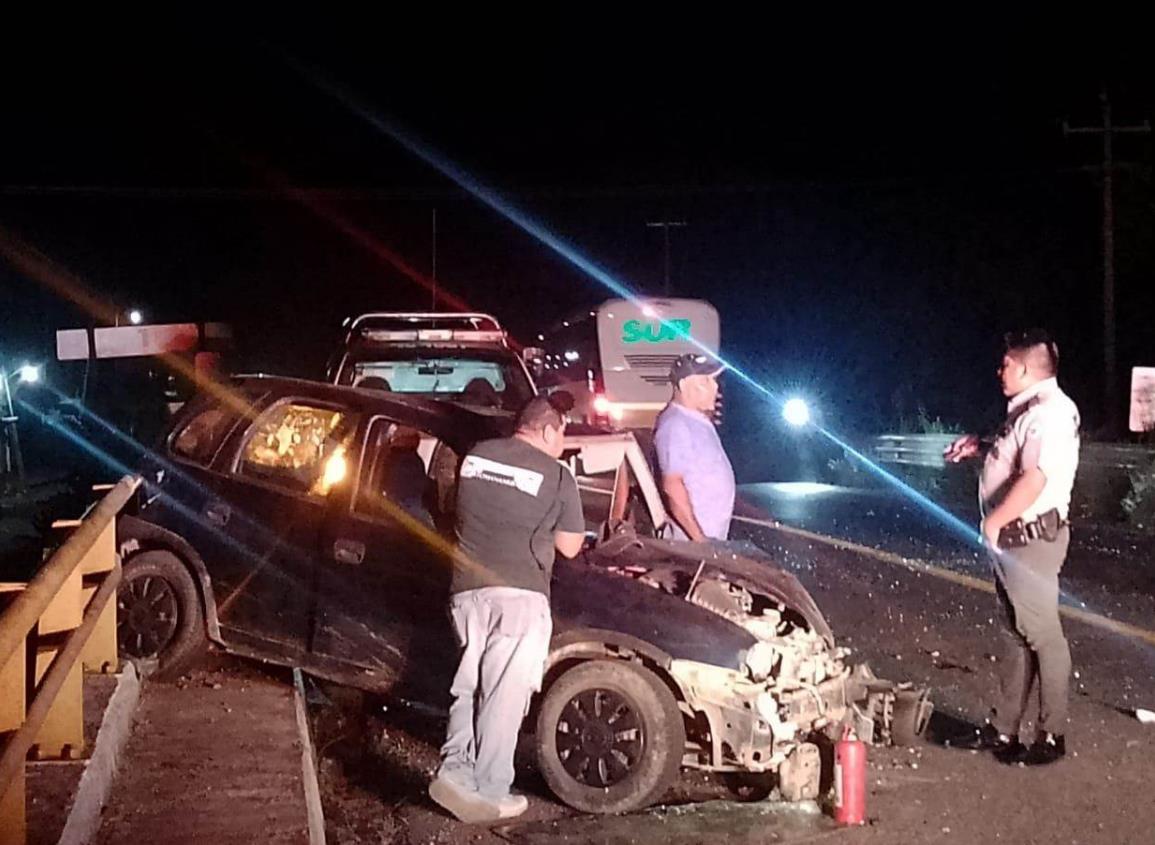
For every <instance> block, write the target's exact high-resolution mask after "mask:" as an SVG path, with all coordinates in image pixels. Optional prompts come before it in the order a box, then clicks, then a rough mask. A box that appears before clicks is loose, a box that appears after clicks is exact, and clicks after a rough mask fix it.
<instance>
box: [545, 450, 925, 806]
mask: <svg viewBox="0 0 1155 845" xmlns="http://www.w3.org/2000/svg"><path fill="white" fill-rule="evenodd" d="M627 437H628V435H627ZM578 445H583V444H578ZM584 445H586V446H592V445H593V443H592V442H591V443H590V444H584ZM589 452H590V449H589V448H584V449H582V451H581V456H582V457H585V456H586V455H587V454H588V453H589ZM621 458H622V463H621V465H620V467H619V468H618V469H617V471H616V472H617V475H616V479H615V482H614V486H613V493H612V495H611V505H610V512H609V519H608V520H607V522H606V526H605V530H604V532H603V539H602V540H601V541H600V542H598V543H597V544H596V545H595V546H594V547H593V548H592V549H591V550H590V551H588V552H587V554H586V555H585V556H584V559H583V561H582V562H581V563H580V564H574V565H570V566H562V567H560V568H559V570H558V571H557V572H556V573H555V577H556V578H557V579H558V582H557V584H556V585H555V604H557V605H558V606H559V608H558V609H560V610H563V612H562V613H560V614H559V613H555V618H557V619H558V622H559V623H561V627H562V628H563V629H564V628H567V627H569V626H570V625H575V626H580V627H582V628H584V629H585V630H587V631H589V630H591V629H600V630H610V629H612V630H613V631H615V632H617V634H618V635H619V637H618V639H617V640H616V641H617V643H618V646H616V651H617V654H616V655H615V656H619V657H626V658H628V659H632V660H636V661H641V662H642V663H644V664H648V665H649V668H650V669H651V670H652V671H653V672H654V673H655V674H656V675H658V676H659V677H661V678H663V679H664V680H665V682H666V683H667V684H668V685H669V686H670V688H671V690H672V691H673V693H674V696H675V698H676V700H677V704H678V708H679V709H680V711H681V713H682V717H683V722H684V727H685V751H684V754H683V757H682V760H681V765H682V766H684V767H688V768H697V769H702V770H707V771H714V772H741V773H754V774H760V775H773V776H774V777H773V778H772V780H773V782H774V785H775V786H777V788H778V790H779V792H780V793H781V795H782V797H783V798H785V799H786V800H793V801H799V800H805V799H813V798H817V797H818V792H819V788H820V786H819V784H820V782H821V774H822V772H821V753H820V749H819V745H818V742H820V741H822V739H823V738H824V737H825V738H826V739H829V740H837V739H838V738H840V737H841V736H842V734H843V732H844V730H845V729H846V728H848V727H849V728H852V729H853V730H854V731H855V733H856V734H857V735H858V737H859V738H860V739H862V740H864V741H866V742H868V743H883V744H889V743H896V744H909V743H912V742H914V741H915V739H916V737H917V736H918V735H919V734H920V733H921V732H922V731H923V729H924V728H925V726H926V724H927V721H928V720H929V717H930V714H931V711H932V704H931V702H930V699H929V692H928V690H926V689H924V688H915V687H914V686H913V685H912V684H909V683H898V682H893V681H888V680H883V679H880V678H877V677H875V675H874V674H873V672H872V671H871V670H870V668H869V666H868V665H866V664H865V663H860V664H857V665H856V664H855V663H853V662H852V661H851V659H850V657H851V652H850V650H849V649H847V648H844V647H840V646H838V645H837V644H836V642H835V639H834V635H833V633H832V631H831V630H830V626H829V625H828V624H827V622H826V619H825V618H824V617H823V615H822V613H821V611H820V610H819V609H818V607H817V605H816V604H815V602H814V599H813V598H812V597H811V596H810V594H809V593H808V592H807V591H806V589H805V588H804V587H803V586H802V584H801V583H800V582H799V581H798V579H797V578H795V577H794V576H793V575H792V574H790V573H789V572H786V571H784V570H783V569H782V568H781V567H780V566H779V565H778V564H777V562H776V561H775V560H774V559H773V558H772V557H771V556H770V555H768V554H767V553H766V552H764V551H762V550H761V549H759V548H758V547H756V546H754V545H753V544H750V543H745V542H727V543H716V542H711V543H703V544H695V543H688V542H671V541H666V540H662V539H657V538H655V537H651V536H646V535H645V534H643V533H640V532H639V531H638V530H636V529H635V527H634V524H633V522H632V520H631V519H629V518H627V519H622V517H623V516H625V515H626V511H627V510H628V507H625V506H621V505H620V504H618V503H619V501H620V500H621V499H622V498H623V496H628V497H629V498H630V499H631V500H633V499H637V500H639V501H640V502H641V503H643V504H644V505H646V507H647V510H648V511H649V514H650V515H651V516H652V518H653V525H655V526H657V527H658V530H659V531H660V527H661V525H662V524H663V522H664V520H665V514H664V512H663V509H662V507H661V502H660V497H659V496H658V494H657V491H656V488H655V487H654V486H653V479H652V477H651V476H649V475H648V466H647V465H645V464H644V462H643V461H644V459H643V458H641V455H640V452H639V451H638V450H637V446H636V444H635V443H633V441H632V438H629V441H628V442H627V443H626V444H625V448H624V450H623V452H622V453H621ZM597 464H598V460H597V459H596V458H595V460H592V461H590V462H589V464H588V466H597ZM578 466H579V470H580V469H581V465H580V464H579V465H578ZM627 491H629V492H627ZM639 494H640V495H639ZM559 590H560V593H561V594H560V595H559ZM570 593H572V594H573V598H570V596H569V595H568V594H570ZM579 596H580V598H579ZM563 620H564V621H563ZM566 639H569V636H567V634H566V633H565V632H564V630H563V633H562V639H561V642H559V643H558V645H563V644H564V641H565V640H566ZM572 639H573V640H574V641H575V642H576V641H577V640H578V639H580V636H579V634H578V632H577V631H574V632H573V635H572ZM565 653H566V649H565V648H564V647H562V648H560V649H559V650H558V651H556V652H555V655H554V657H555V659H562V658H564V656H565Z"/></svg>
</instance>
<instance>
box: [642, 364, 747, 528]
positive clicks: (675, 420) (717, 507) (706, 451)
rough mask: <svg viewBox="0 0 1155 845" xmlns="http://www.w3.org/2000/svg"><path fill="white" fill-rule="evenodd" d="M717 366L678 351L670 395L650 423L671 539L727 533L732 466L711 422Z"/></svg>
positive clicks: (732, 491)
mask: <svg viewBox="0 0 1155 845" xmlns="http://www.w3.org/2000/svg"><path fill="white" fill-rule="evenodd" d="M723 369H725V365H724V364H723V363H722V362H721V361H719V360H718V359H717V358H714V357H713V356H711V355H705V354H702V353H688V354H686V355H681V356H679V357H678V358H676V359H675V360H674V363H673V365H672V366H671V367H670V382H671V383H672V384H673V387H674V393H673V397H672V398H671V399H670V404H668V405H667V406H666V407H665V409H664V410H663V411H662V413H661V414H659V415H658V421H657V423H656V424H655V426H654V451H655V452H656V453H657V458H658V468H659V469H660V470H661V482H662V492H663V493H664V494H665V496H666V502H667V504H668V506H669V509H670V515H671V516H672V517H673V518H674V537H675V538H676V539H680V540H686V539H689V540H693V541H694V542H697V543H700V542H703V541H704V540H707V539H714V540H725V539H727V537H728V536H729V533H730V519H731V518H732V517H733V515H734V495H735V486H734V469H733V467H732V466H731V465H730V459H729V458H728V457H726V451H725V450H724V449H723V448H722V441H721V439H720V438H719V437H718V430H717V428H716V427H715V426H714V421H713V414H714V407H715V405H716V403H717V401H718V376H719V375H720V374H721V372H722V370H723Z"/></svg>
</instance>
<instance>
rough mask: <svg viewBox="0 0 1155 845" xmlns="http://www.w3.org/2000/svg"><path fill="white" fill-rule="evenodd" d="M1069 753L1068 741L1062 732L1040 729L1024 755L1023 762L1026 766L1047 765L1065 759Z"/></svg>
mask: <svg viewBox="0 0 1155 845" xmlns="http://www.w3.org/2000/svg"><path fill="white" fill-rule="evenodd" d="M1066 754H1067V741H1066V739H1065V738H1064V737H1063V735H1062V734H1052V733H1047V732H1046V731H1040V732H1039V735H1038V736H1037V737H1035V741H1034V742H1032V743H1031V747H1030V748H1028V749H1027V753H1026V754H1024V755H1023V759H1022V760H1021V762H1022V763H1023V765H1025V766H1046V765H1047V764H1049V763H1054V762H1056V761H1057V760H1061V759H1063V757H1065V756H1066Z"/></svg>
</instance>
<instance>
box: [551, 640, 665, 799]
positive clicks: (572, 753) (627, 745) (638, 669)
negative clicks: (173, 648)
mask: <svg viewBox="0 0 1155 845" xmlns="http://www.w3.org/2000/svg"><path fill="white" fill-rule="evenodd" d="M685 744H686V734H685V728H684V726H683V724H682V714H681V711H679V709H678V704H677V702H676V701H675V700H674V696H673V694H672V693H671V692H670V690H669V689H668V688H667V687H666V686H665V685H664V684H663V683H662V682H661V681H660V680H659V679H658V677H657V676H656V675H654V673H653V672H650V671H649V670H648V669H646V668H644V667H642V666H639V665H637V664H634V663H626V662H624V661H618V660H594V661H590V662H588V663H582V664H580V665H578V666H575V667H574V668H573V669H570V670H569V671H567V672H565V674H563V675H562V676H561V677H559V678H558V679H557V681H555V682H554V684H553V685H552V686H551V687H550V688H549V689H548V690H547V691H546V693H545V697H544V699H543V700H542V704H541V709H540V710H539V711H538V718H537V750H538V765H539V768H540V770H541V773H542V775H543V777H544V778H545V781H546V783H547V784H548V785H549V788H550V789H551V790H553V793H554V794H555V795H557V797H558V798H560V799H561V800H562V801H564V802H565V803H566V804H568V805H569V806H571V807H574V808H576V809H578V810H583V811H585V812H587V813H623V812H628V811H630V810H636V809H639V808H642V807H646V806H648V805H650V804H652V803H653V802H655V801H657V800H658V799H659V798H661V797H662V795H663V793H665V791H666V790H667V789H669V787H670V785H671V784H672V783H673V782H674V780H675V779H676V778H677V776H678V771H679V769H680V768H681V764H682V752H683V749H684V747H685Z"/></svg>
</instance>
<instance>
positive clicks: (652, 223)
mask: <svg viewBox="0 0 1155 845" xmlns="http://www.w3.org/2000/svg"><path fill="white" fill-rule="evenodd" d="M687 225H688V224H687V223H686V221H685V220H648V221H646V228H647V229H661V230H662V241H663V244H664V246H665V265H664V266H665V274H664V279H665V281H664V283H663V288H662V292H663V293H664V294H665V295H666V296H669V295H670V229H684V228H686V226H687Z"/></svg>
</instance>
